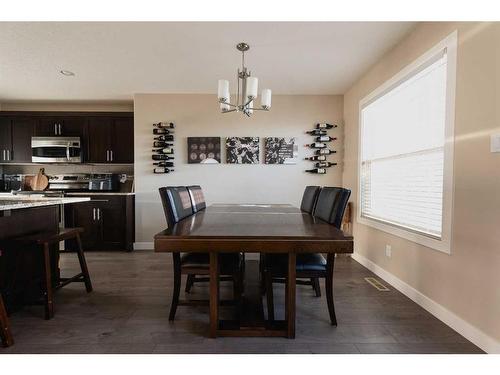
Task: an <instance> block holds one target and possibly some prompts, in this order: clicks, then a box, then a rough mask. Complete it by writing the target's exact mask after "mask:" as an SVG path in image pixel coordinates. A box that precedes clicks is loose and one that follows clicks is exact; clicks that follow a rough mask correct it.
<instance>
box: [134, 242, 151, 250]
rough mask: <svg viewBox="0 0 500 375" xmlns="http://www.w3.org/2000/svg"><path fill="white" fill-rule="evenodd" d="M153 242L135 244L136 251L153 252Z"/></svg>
mask: <svg viewBox="0 0 500 375" xmlns="http://www.w3.org/2000/svg"><path fill="white" fill-rule="evenodd" d="M153 249H154V244H153V242H134V250H153Z"/></svg>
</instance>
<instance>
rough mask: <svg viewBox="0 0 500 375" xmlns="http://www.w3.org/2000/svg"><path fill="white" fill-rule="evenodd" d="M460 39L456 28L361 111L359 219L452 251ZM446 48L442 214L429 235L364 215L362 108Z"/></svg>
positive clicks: (385, 85) (373, 96)
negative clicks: (436, 232) (436, 230)
mask: <svg viewBox="0 0 500 375" xmlns="http://www.w3.org/2000/svg"><path fill="white" fill-rule="evenodd" d="M457 43H458V32H457V31H456V30H455V31H454V32H453V33H451V34H450V35H448V36H447V37H446V38H444V39H443V40H441V41H440V42H439V43H437V44H436V45H435V46H434V47H432V48H430V49H429V50H428V51H427V52H425V53H424V54H423V55H421V56H420V57H419V58H417V59H416V60H415V61H413V62H412V63H411V64H409V65H407V66H406V67H404V68H403V69H402V70H401V71H400V72H399V73H397V74H396V75H394V76H393V77H392V78H390V79H389V80H387V81H386V82H384V83H383V84H382V85H380V86H379V87H378V88H376V89H375V90H373V91H372V92H371V93H370V94H368V95H367V96H365V97H364V98H363V99H361V100H360V102H359V112H358V121H359V126H358V163H357V164H358V165H357V167H358V197H357V204H358V207H359V209H358V210H357V215H356V216H357V222H358V223H360V224H364V225H367V226H369V227H372V228H375V229H378V230H381V231H383V232H386V233H389V234H392V235H395V236H398V237H401V238H404V239H407V240H409V241H412V242H415V243H418V244H420V245H424V246H427V247H429V248H431V249H435V250H439V251H442V252H444V253H447V254H451V241H452V221H453V217H452V214H453V196H454V191H453V190H454V186H453V160H454V158H453V151H454V125H455V91H456V69H457ZM444 50H446V54H447V76H446V79H447V81H446V112H445V142H444V166H443V167H444V169H443V215H442V232H441V238H436V237H434V236H429V235H426V234H424V233H422V232H419V231H415V230H412V229H409V228H406V227H404V226H402V225H398V224H393V223H390V222H388V221H387V222H386V221H381V220H377V219H372V218H368V217H363V216H361V167H362V166H361V164H362V160H361V155H362V143H363V142H362V139H361V137H362V134H363V118H362V111H363V108H364V107H366V106H367V105H368V104H370V103H372V102H373V101H374V100H376V99H378V98H380V97H382V96H383V95H385V94H386V93H388V92H389V91H391V90H392V89H394V88H395V87H397V86H399V85H400V84H401V83H402V82H404V81H406V80H407V79H409V78H410V77H412V76H414V75H415V74H417V73H418V72H419V71H421V70H422V69H423V68H425V66H428V64H429V61H431V60H433V59H435V57H436V55H439V54H440V53H442V52H443V51H444Z"/></svg>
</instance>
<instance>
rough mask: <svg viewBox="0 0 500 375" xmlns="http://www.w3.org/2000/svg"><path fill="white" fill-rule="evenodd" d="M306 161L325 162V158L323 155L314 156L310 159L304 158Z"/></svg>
mask: <svg viewBox="0 0 500 375" xmlns="http://www.w3.org/2000/svg"><path fill="white" fill-rule="evenodd" d="M306 160H311V161H325V160H326V156H325V155H315V156H311V157H308V158H306Z"/></svg>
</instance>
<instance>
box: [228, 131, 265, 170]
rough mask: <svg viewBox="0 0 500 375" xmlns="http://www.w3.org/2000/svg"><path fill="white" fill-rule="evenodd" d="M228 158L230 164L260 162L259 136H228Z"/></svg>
mask: <svg viewBox="0 0 500 375" xmlns="http://www.w3.org/2000/svg"><path fill="white" fill-rule="evenodd" d="M226 160H227V162H228V163H229V164H259V137H228V138H226Z"/></svg>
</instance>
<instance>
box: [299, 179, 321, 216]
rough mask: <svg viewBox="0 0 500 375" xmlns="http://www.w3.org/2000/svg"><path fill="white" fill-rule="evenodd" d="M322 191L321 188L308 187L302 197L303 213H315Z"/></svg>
mask: <svg viewBox="0 0 500 375" xmlns="http://www.w3.org/2000/svg"><path fill="white" fill-rule="evenodd" d="M320 190H321V187H319V186H306V189H305V190H304V195H302V203H301V204H300V210H301V211H304V212H309V213H310V214H312V213H313V212H314V206H315V205H316V200H317V199H318V195H319V192H320Z"/></svg>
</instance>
